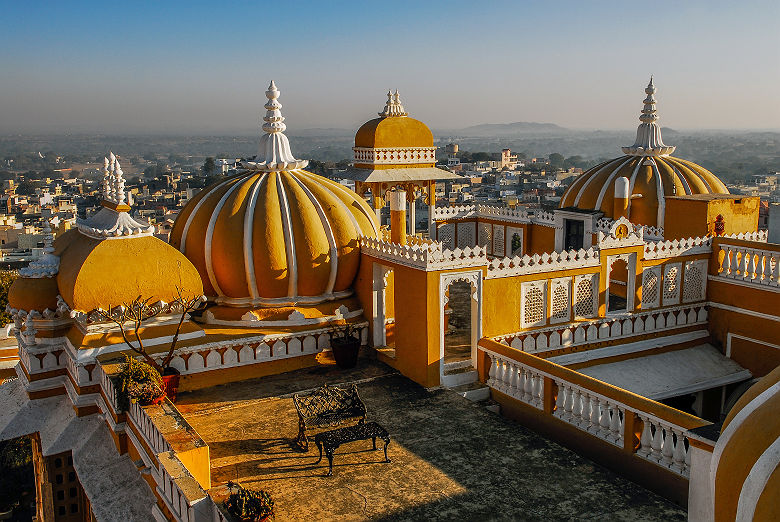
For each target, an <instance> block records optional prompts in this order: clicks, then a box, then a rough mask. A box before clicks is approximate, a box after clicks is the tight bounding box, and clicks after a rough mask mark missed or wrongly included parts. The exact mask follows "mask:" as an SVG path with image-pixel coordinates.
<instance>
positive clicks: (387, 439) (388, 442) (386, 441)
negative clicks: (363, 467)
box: [374, 437, 390, 462]
mask: <svg viewBox="0 0 780 522" xmlns="http://www.w3.org/2000/svg"><path fill="white" fill-rule="evenodd" d="M389 444H390V437H387V438H386V439H385V462H390V459H389V458H387V446H388V445H389ZM374 449H376V441H375V443H374Z"/></svg>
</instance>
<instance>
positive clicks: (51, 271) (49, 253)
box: [19, 218, 60, 279]
mask: <svg viewBox="0 0 780 522" xmlns="http://www.w3.org/2000/svg"><path fill="white" fill-rule="evenodd" d="M59 270H60V258H59V257H57V256H55V255H54V234H52V231H51V218H48V219H44V220H43V255H42V256H41V257H39V258H38V259H36V260H35V261H33V262H32V263H30V264H29V265H27V266H26V267H25V268H22V269H21V270H19V274H20V275H21V276H22V277H26V278H32V279H38V278H42V277H54V276H55V275H57V273H58V272H59Z"/></svg>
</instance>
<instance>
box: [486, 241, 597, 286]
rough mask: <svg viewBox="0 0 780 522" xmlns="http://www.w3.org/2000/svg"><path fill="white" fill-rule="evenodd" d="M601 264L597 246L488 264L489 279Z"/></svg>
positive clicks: (501, 260) (517, 257)
mask: <svg viewBox="0 0 780 522" xmlns="http://www.w3.org/2000/svg"><path fill="white" fill-rule="evenodd" d="M600 264H601V259H600V253H599V250H598V249H596V248H589V249H588V250H585V249H580V250H569V251H564V252H550V253H548V252H545V253H544V254H534V255H532V256H531V255H528V254H526V255H524V256H522V257H519V256H515V257H504V258H501V259H498V258H496V259H493V260H491V261H490V263H489V264H488V273H487V279H492V278H496V277H511V276H517V275H526V274H538V273H540V272H548V271H555V270H568V269H572V268H587V267H596V266H599V265H600Z"/></svg>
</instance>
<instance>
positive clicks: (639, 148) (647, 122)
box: [623, 76, 675, 156]
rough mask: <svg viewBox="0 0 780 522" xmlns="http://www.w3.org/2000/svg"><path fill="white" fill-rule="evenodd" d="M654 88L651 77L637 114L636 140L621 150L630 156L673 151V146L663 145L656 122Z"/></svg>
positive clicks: (657, 154)
mask: <svg viewBox="0 0 780 522" xmlns="http://www.w3.org/2000/svg"><path fill="white" fill-rule="evenodd" d="M655 93H656V88H655V85H654V84H653V77H652V76H650V83H648V84H647V87H646V88H645V94H647V97H646V98H645V99H644V101H643V102H642V103H644V107H643V108H642V114H641V115H640V116H639V121H641V122H642V123H640V124H639V127H638V128H637V130H636V141H635V142H634V144H633V145H631V146H630V147H623V152H624V153H626V154H628V155H630V156H668V155H669V154H671V153H672V152H674V149H675V147H670V146H668V145H664V141H663V138H662V137H661V127H659V126H658V124H657V123H656V122H657V121H658V114H657V111H656V108H655V96H654V95H655Z"/></svg>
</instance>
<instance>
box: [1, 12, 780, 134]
mask: <svg viewBox="0 0 780 522" xmlns="http://www.w3.org/2000/svg"><path fill="white" fill-rule="evenodd" d="M778 16H780V4H779V3H777V2H770V1H767V2H740V3H735V2H685V3H679V2H653V3H637V4H634V5H630V6H629V5H624V4H623V3H621V2H587V3H583V2H555V3H552V2H491V3H489V4H485V3H478V2H426V3H420V2H407V1H395V2H372V3H370V4H365V3H363V2H340V3H339V4H338V8H336V6H333V5H331V3H326V2H284V3H262V4H256V3H250V2H225V3H223V4H222V5H220V6H214V5H208V4H206V3H204V2H167V3H164V4H157V3H155V4H152V3H149V4H146V5H145V6H144V7H143V8H139V7H138V6H136V5H135V4H133V5H132V6H130V5H127V6H111V7H108V6H107V5H106V4H104V3H102V2H80V3H79V4H78V5H73V4H71V3H54V2H36V3H32V2H9V3H6V5H5V6H4V19H5V20H6V24H4V25H5V27H4V30H3V32H2V34H0V45H2V48H3V49H4V52H3V60H2V62H3V66H4V67H3V68H4V73H3V74H2V76H1V77H0V107H1V108H2V118H0V133H4V134H20V133H21V134H59V133H95V132H100V133H108V134H119V133H150V134H166V133H181V134H220V133H222V134H227V133H236V134H243V133H255V132H258V121H259V117H260V116H261V115H262V111H263V109H262V104H263V103H264V102H265V96H264V94H263V92H264V91H265V89H266V87H267V85H268V82H269V80H271V79H274V80H275V81H276V82H277V84H278V85H279V87H280V88H281V89H282V90H283V95H282V98H281V99H280V101H281V102H282V104H283V105H284V114H285V117H286V118H287V124H288V126H289V128H290V131H291V133H294V132H295V131H296V130H302V129H307V128H341V129H354V128H356V127H357V126H358V125H359V124H360V122H362V121H364V120H365V117H366V115H367V114H371V113H374V112H377V111H378V110H380V109H381V108H382V105H383V104H384V93H385V92H386V90H387V89H388V88H393V89H396V88H397V89H399V90H400V92H401V94H402V96H403V99H404V103H405V106H406V108H407V109H408V110H409V111H410V113H411V114H413V115H414V116H415V117H417V118H420V119H422V120H424V121H426V122H428V124H429V125H430V126H431V127H432V128H434V130H437V129H459V128H463V127H466V126H470V125H477V124H482V123H507V122H514V121H537V122H551V123H556V124H558V125H561V126H564V127H568V128H575V129H627V130H628V129H632V128H634V127H635V125H636V121H637V120H636V118H637V116H638V113H639V110H640V109H641V105H640V104H639V102H640V101H641V98H639V95H641V91H640V90H639V87H638V86H643V85H645V84H646V83H647V80H648V77H649V76H650V75H651V74H653V75H655V81H656V85H657V87H658V94H657V98H658V101H659V111H660V115H661V120H660V123H661V124H662V125H664V126H669V127H672V128H675V129H777V128H778V127H780V123H779V122H780V103H778V101H777V96H776V86H777V85H778V84H779V83H780V67H778V64H780V34H778V32H777V31H776V30H775V26H776V22H777V20H778ZM726 100H727V103H725V101H726Z"/></svg>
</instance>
